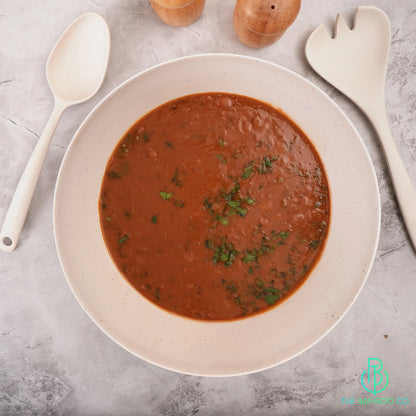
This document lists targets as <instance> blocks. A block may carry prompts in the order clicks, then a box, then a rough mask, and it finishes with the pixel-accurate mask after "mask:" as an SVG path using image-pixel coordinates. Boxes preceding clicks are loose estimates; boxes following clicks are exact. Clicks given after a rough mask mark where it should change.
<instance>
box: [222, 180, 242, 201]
mask: <svg viewBox="0 0 416 416" xmlns="http://www.w3.org/2000/svg"><path fill="white" fill-rule="evenodd" d="M239 190H240V184H239V183H237V185H235V186H234V187H233V188H232V189H231V190H230V192H228V193H227V194H222V196H223V198H224V199H225V200H226V201H231V200H232V199H233V198H234V196H235V194H237V193H238V191H239Z"/></svg>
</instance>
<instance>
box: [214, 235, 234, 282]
mask: <svg viewBox="0 0 416 416" xmlns="http://www.w3.org/2000/svg"><path fill="white" fill-rule="evenodd" d="M238 254H239V253H238V251H236V250H235V249H234V245H233V243H227V242H223V243H222V244H221V245H220V246H217V248H216V249H215V253H214V256H213V257H212V263H213V264H217V263H222V264H224V266H225V267H230V266H231V265H232V264H233V261H234V259H235V258H236V257H237V256H238ZM222 280H224V279H222Z"/></svg>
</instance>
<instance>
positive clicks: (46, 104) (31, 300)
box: [0, 0, 416, 416]
mask: <svg viewBox="0 0 416 416" xmlns="http://www.w3.org/2000/svg"><path fill="white" fill-rule="evenodd" d="M366 3H367V4H368V3H370V4H372V5H375V6H379V7H381V8H383V9H384V10H385V11H386V12H387V13H388V15H389V16H390V18H391V21H392V34H393V42H392V50H391V55H390V61H389V72H388V81H387V107H388V114H389V119H390V124H391V129H392V133H393V136H394V138H395V140H396V143H397V145H398V147H399V151H400V153H401V155H402V157H403V159H404V162H405V164H406V166H407V168H408V171H409V173H410V175H411V177H412V179H413V181H414V183H415V184H416V137H415V136H416V133H415V131H416V128H415V124H416V115H415V112H416V48H415V45H416V3H415V2H414V0H398V1H391V0H369V1H368V2H366ZM358 5H359V3H358V2H357V1H354V0H331V1H329V2H322V1H321V0H307V1H306V0H305V1H304V2H303V5H302V9H301V13H300V15H299V17H298V19H297V20H296V22H295V23H294V25H293V26H292V27H291V28H290V30H289V31H288V32H287V33H286V34H285V35H284V36H283V38H281V40H280V41H279V42H278V43H276V44H274V45H273V46H271V47H268V48H266V49H262V50H252V49H250V48H247V47H245V46H244V45H243V44H241V43H240V42H239V41H238V39H237V38H236V36H235V34H234V32H233V28H232V23H231V22H232V11H233V7H234V1H231V0H207V5H206V7H205V10H204V12H203V15H202V17H201V19H200V20H199V21H197V22H196V23H195V24H193V25H191V26H189V27H186V28H172V27H169V26H166V25H164V24H163V23H161V22H160V21H159V20H158V19H157V17H156V16H155V15H154V14H153V12H152V9H151V7H150V5H149V1H147V0H89V1H86V0H71V1H58V0H44V1H38V0H0V222H1V221H2V220H3V218H4V216H5V213H6V210H7V207H8V205H9V202H10V199H11V196H12V194H13V192H14V189H15V187H16V184H17V181H18V179H19V176H20V173H21V172H22V170H23V167H24V165H25V163H26V160H27V159H28V157H29V155H30V153H31V151H32V149H33V147H34V145H35V143H36V140H38V138H39V136H40V133H41V131H42V129H43V127H44V125H45V122H46V120H47V118H48V116H49V113H50V111H51V108H52V96H51V94H50V91H49V89H48V86H47V83H46V79H45V70H44V68H45V63H46V60H47V57H48V54H49V52H50V50H51V48H52V46H53V45H54V43H55V41H56V39H57V38H58V36H59V35H60V34H61V33H62V31H63V30H64V29H65V28H66V27H67V25H68V24H69V23H71V22H72V20H74V19H75V18H76V17H77V16H79V15H80V14H82V13H84V12H87V11H95V12H98V13H100V14H102V15H103V16H104V17H105V18H106V19H107V21H108V23H109V25H110V28H111V32H112V55H111V60H110V65H109V69H108V75H107V78H106V80H105V82H104V85H103V87H102V89H101V90H100V92H99V93H98V94H97V95H96V96H95V97H94V98H93V99H92V100H90V101H89V102H87V103H85V104H82V105H79V106H75V107H73V108H71V109H69V110H67V112H66V113H65V115H64V117H63V118H62V120H61V122H60V124H59V127H58V129H57V131H56V134H55V138H54V142H53V144H52V146H51V149H50V152H49V155H48V158H47V161H46V165H45V167H44V170H43V172H42V175H41V177H40V181H39V185H38V188H37V190H36V194H35V197H34V199H33V203H32V206H31V210H30V213H29V216H28V219H27V222H26V225H25V228H24V231H23V234H22V237H21V241H20V245H19V247H18V249H17V250H16V251H15V252H14V253H12V254H4V253H0V297H1V301H0V415H24V416H26V415H91V416H92V415H120V416H122V415H126V416H127V415H164V416H173V415H193V414H198V415H210V416H217V415H218V416H219V415H240V414H241V415H253V416H266V415H267V416H268V415H299V414H302V415H322V416H325V415H333V414H337V415H367V414H368V415H414V414H416V306H415V299H416V256H415V252H414V251H413V249H412V247H411V245H410V243H409V241H408V239H407V236H406V234H405V231H404V229H403V226H402V224H401V221H400V217H399V215H398V210H397V206H396V202H395V200H394V196H393V193H392V189H391V184H390V179H389V177H388V174H387V169H386V165H385V162H384V159H383V155H382V151H381V148H380V145H379V144H378V142H377V139H376V136H375V134H374V132H373V130H372V128H371V127H370V125H369V123H368V122H367V121H366V119H365V118H364V116H363V115H362V114H361V113H360V112H359V111H358V110H357V109H356V108H355V106H354V105H353V104H352V103H350V102H349V101H348V100H347V99H346V98H344V97H342V96H341V95H340V94H338V93H337V92H336V91H335V90H334V89H333V88H332V87H330V86H329V85H328V84H326V83H325V82H324V81H323V80H321V79H320V78H319V77H318V76H317V75H315V74H314V73H313V72H312V71H311V69H310V68H309V67H308V65H307V63H306V61H305V58H304V54H303V47H304V43H305V40H306V38H307V36H308V35H309V33H310V32H311V31H312V30H313V29H314V28H315V27H316V26H317V25H318V24H320V23H321V22H326V23H328V24H329V25H332V24H333V22H334V19H335V16H336V13H337V12H338V11H344V12H345V16H346V17H347V19H348V20H349V21H351V16H352V12H353V10H354V9H355V7H356V6H358ZM204 52H231V53H239V54H245V55H251V56H255V57H261V58H264V59H267V60H270V61H272V62H275V63H279V64H281V65H283V66H286V67H288V68H290V69H292V70H295V71H296V72H298V73H300V74H301V75H303V76H305V77H306V78H308V79H310V80H311V81H312V82H314V83H316V84H317V85H318V86H320V87H321V88H322V89H323V90H324V91H326V92H327V93H328V94H329V95H330V96H331V97H332V98H333V99H334V100H335V101H336V102H337V103H338V104H339V105H340V106H341V107H342V108H343V110H344V111H345V112H346V113H347V114H348V116H349V117H350V118H351V120H352V121H353V123H354V124H355V126H356V127H357V129H358V131H359V132H360V134H361V135H362V137H363V140H364V142H365V143H366V145H367V147H368V150H369V152H370V154H371V157H372V160H373V161H374V164H375V168H376V171H377V176H378V180H379V185H380V192H381V201H382V231H381V238H380V244H379V248H378V251H377V256H376V261H375V264H374V267H373V269H372V272H371V274H370V277H369V279H368V281H367V284H366V286H365V288H364V290H363V291H362V293H361V294H360V296H359V297H358V299H357V301H356V303H355V304H354V306H353V307H352V308H351V310H350V311H349V313H348V314H347V316H346V317H345V318H344V319H343V320H342V322H341V323H340V324H339V325H338V326H337V327H336V328H335V329H334V330H333V331H332V332H331V333H330V334H329V335H328V336H327V337H326V338H324V339H323V340H322V341H320V342H319V343H318V344H317V345H315V346H314V347H313V348H311V349H309V350H308V351H306V352H305V353H303V354H302V355H301V356H299V357H297V358H296V359H293V360H291V361H290V362H288V363H286V364H283V365H281V366H279V367H276V368H273V369H270V370H268V371H264V372H260V373H257V374H252V375H247V376H241V377H233V378H228V379H219V378H204V377H192V376H187V375H180V374H176V373H174V372H170V371H167V370H163V369H160V368H158V367H155V366H153V365H151V364H148V363H146V362H144V361H142V360H140V359H138V358H135V357H134V356H132V355H131V354H129V353H128V352H126V351H124V350H123V349H122V348H120V347H119V346H118V345H116V344H115V343H114V342H113V341H111V340H110V339H109V338H108V337H107V336H105V335H104V334H103V333H102V332H101V331H100V330H99V329H98V328H97V327H96V326H95V325H94V324H93V323H92V322H91V321H90V319H89V318H88V317H87V316H86V315H85V314H84V312H83V311H82V309H81V307H80V306H79V305H78V303H77V302H76V300H75V298H74V297H73V295H72V293H71V290H70V289H69V287H68V285H67V283H66V281H65V278H64V276H63V273H62V271H61V268H60V265H59V262H58V258H57V255H56V250H55V246H54V240H53V230H52V201H53V189H54V184H55V180H56V175H57V171H58V168H59V165H60V162H61V160H62V157H63V155H64V152H65V149H66V148H67V146H68V144H69V141H70V139H71V137H72V135H73V133H74V132H75V130H76V128H77V127H78V125H79V124H80V122H81V121H82V120H83V118H84V117H85V116H86V114H87V113H88V112H89V110H90V109H91V108H92V107H93V106H94V105H95V104H96V103H97V102H98V101H99V100H100V99H101V98H102V97H103V96H104V95H105V94H107V93H108V92H109V91H110V90H111V89H112V88H113V87H115V86H116V85H117V84H119V83H120V82H122V81H124V80H125V79H126V78H127V77H129V76H131V75H133V74H135V73H137V72H138V71H140V70H142V69H145V68H148V67H150V66H151V65H154V64H156V63H159V62H164V61H166V60H168V59H171V58H176V57H179V56H183V55H190V54H194V53H204ZM351 232H354V230H351ZM372 356H375V357H378V358H380V359H382V360H383V363H384V366H385V368H386V370H387V371H388V373H389V377H390V384H389V386H388V388H387V389H386V390H385V391H384V392H383V395H385V397H393V398H396V397H407V398H409V400H410V404H408V405H401V406H398V405H396V406H380V405H378V406H377V405H366V406H349V405H345V404H342V403H341V398H342V397H362V396H364V397H368V395H367V396H366V395H364V390H363V389H362V387H361V385H360V382H359V377H360V374H361V373H362V371H363V370H364V369H365V366H366V360H367V358H368V357H372Z"/></svg>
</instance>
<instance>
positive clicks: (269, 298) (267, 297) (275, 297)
mask: <svg viewBox="0 0 416 416" xmlns="http://www.w3.org/2000/svg"><path fill="white" fill-rule="evenodd" d="M279 298H280V296H279V295H274V294H267V295H264V296H263V299H264V300H265V301H266V303H267V304H268V305H274V304H275V303H276V301H277V300H278V299H279Z"/></svg>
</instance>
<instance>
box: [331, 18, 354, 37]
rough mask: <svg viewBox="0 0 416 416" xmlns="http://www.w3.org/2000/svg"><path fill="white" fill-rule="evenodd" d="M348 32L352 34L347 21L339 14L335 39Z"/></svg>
mask: <svg viewBox="0 0 416 416" xmlns="http://www.w3.org/2000/svg"><path fill="white" fill-rule="evenodd" d="M347 32H351V29H350V28H349V27H348V26H347V24H346V23H345V20H344V18H343V17H342V15H341V14H339V13H338V14H337V20H336V22H335V36H334V38H335V39H336V38H337V37H339V36H341V35H342V34H344V33H347Z"/></svg>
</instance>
